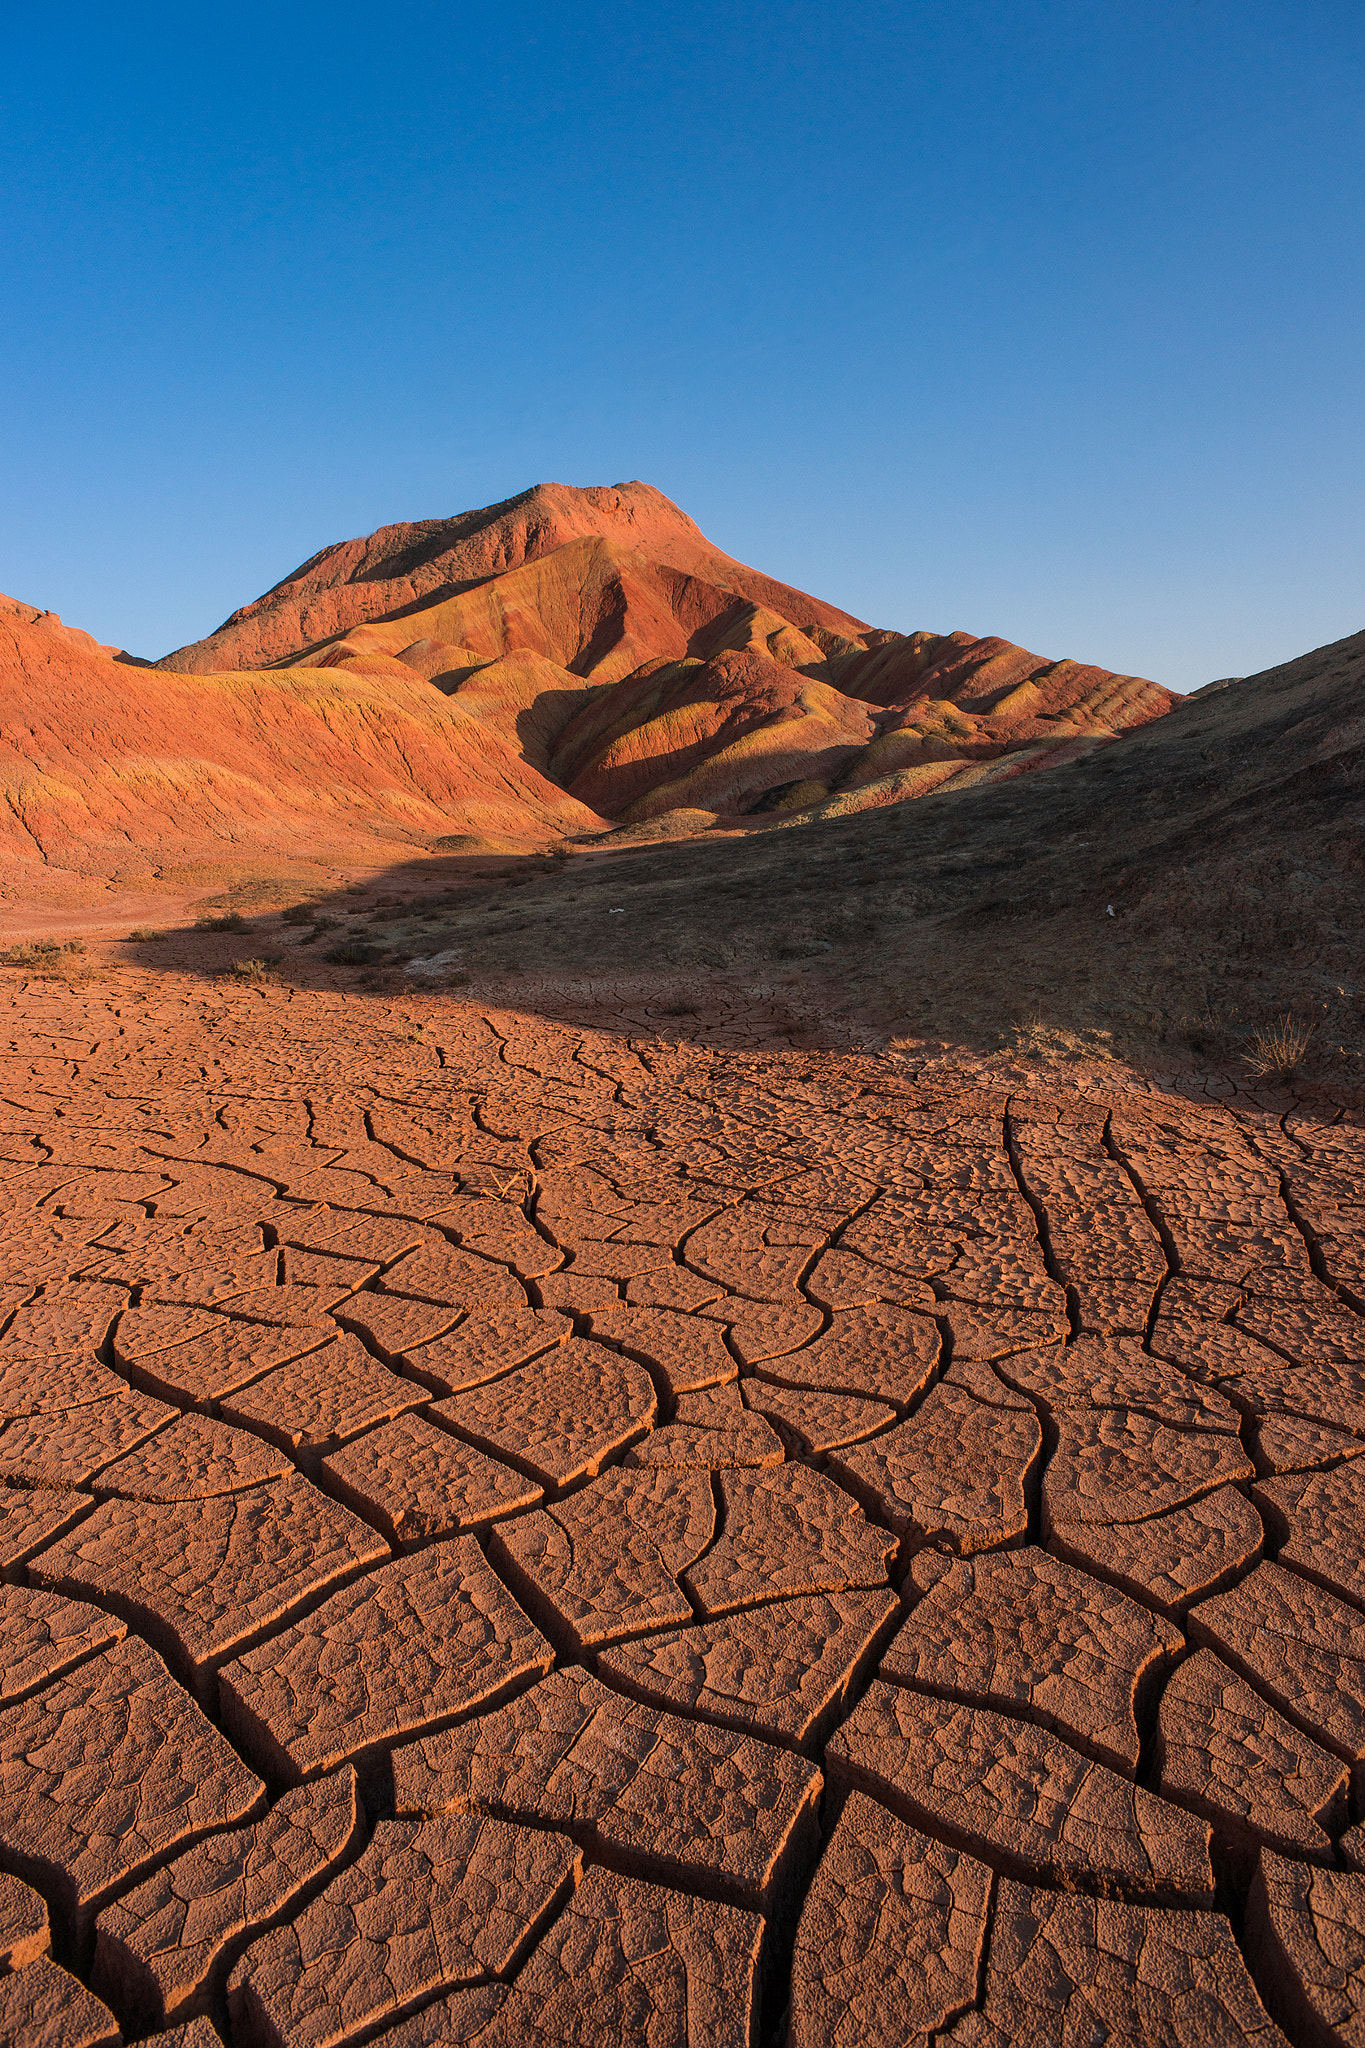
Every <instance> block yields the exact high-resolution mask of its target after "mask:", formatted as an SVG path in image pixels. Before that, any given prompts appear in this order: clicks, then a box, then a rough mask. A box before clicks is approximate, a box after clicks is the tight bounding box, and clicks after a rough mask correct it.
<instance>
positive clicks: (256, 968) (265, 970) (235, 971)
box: [223, 953, 280, 985]
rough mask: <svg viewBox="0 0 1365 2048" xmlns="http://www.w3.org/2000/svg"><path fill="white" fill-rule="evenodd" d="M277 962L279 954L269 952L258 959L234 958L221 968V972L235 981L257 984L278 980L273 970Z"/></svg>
mask: <svg viewBox="0 0 1365 2048" xmlns="http://www.w3.org/2000/svg"><path fill="white" fill-rule="evenodd" d="M279 964H280V955H279V954H278V953H269V954H266V955H264V956H263V957H262V958H261V959H259V960H234V961H233V962H232V965H231V966H230V967H225V968H224V969H223V972H224V974H227V975H231V976H232V977H233V978H234V979H235V980H237V981H247V982H251V983H253V984H254V985H259V984H260V983H261V982H266V981H278V980H279V975H278V974H277V973H276V971H275V970H276V969H277V968H278V966H279Z"/></svg>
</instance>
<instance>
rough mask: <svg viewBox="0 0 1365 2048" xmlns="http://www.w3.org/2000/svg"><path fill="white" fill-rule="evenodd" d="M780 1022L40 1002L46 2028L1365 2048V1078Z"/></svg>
mask: <svg viewBox="0 0 1365 2048" xmlns="http://www.w3.org/2000/svg"><path fill="white" fill-rule="evenodd" d="M726 1035H728V1036H729V1037H730V1038H731V1040H732V1041H733V1040H735V1039H736V1038H739V1039H742V1038H743V1037H744V1023H743V1020H742V1019H739V1018H735V1019H732V1020H731V1021H730V1025H729V1027H727V1031H726V1032H721V1033H718V1034H717V1036H718V1037H723V1036H726ZM749 1036H750V1041H751V1042H750V1044H749V1046H748V1047H747V1048H745V1047H744V1046H743V1045H742V1044H741V1045H740V1046H738V1047H736V1046H735V1045H734V1044H733V1043H732V1044H731V1045H730V1046H728V1047H727V1046H725V1045H722V1044H718V1043H716V1044H711V1045H709V1046H708V1045H706V1044H704V1043H692V1044H690V1045H688V1046H672V1045H669V1044H667V1043H665V1042H663V1040H662V1039H661V1038H660V1037H659V1035H658V1033H657V1031H655V1030H654V1029H652V1028H651V1027H650V1024H649V1020H648V1019H647V1018H643V1017H642V1018H638V1019H636V1020H635V1023H634V1024H633V1025H632V1024H631V1023H630V1021H629V1020H623V1022H622V1024H621V1028H620V1029H618V1030H616V1031H614V1032H613V1031H610V1030H606V1029H590V1028H585V1027H583V1026H574V1025H569V1024H565V1023H555V1022H549V1021H545V1020H544V1019H538V1018H534V1017H529V1016H526V1015H524V1014H517V1013H514V1012H510V1011H495V1010H488V1009H481V1008H479V1007H476V1006H475V1005H472V1004H468V1005H458V1004H455V1003H451V1002H442V1001H439V1000H436V999H431V1000H423V999H414V1000H408V1001H405V1002H394V1003H389V1002H385V1001H379V1000H358V999H355V998H347V997H345V996H342V995H336V994H330V995H329V994H326V993H314V994H303V993H295V994H293V995H290V994H288V993H287V992H286V991H284V990H282V989H267V990H265V991H263V992H259V993H253V994H251V995H249V996H248V995H233V996H229V997H226V998H224V997H223V996H222V995H210V994H206V993H205V992H204V989H203V986H202V984H195V983H193V982H191V981H188V980H186V981H184V982H178V981H176V980H175V979H174V978H171V977H167V978H164V979H162V980H161V981H159V982H156V983H152V982H148V983H147V984H145V985H142V986H135V985H134V984H132V983H131V982H128V983H125V984H120V985H119V986H117V987H111V986H110V985H108V984H105V985H102V986H100V987H97V988H92V987H87V988H84V989H81V988H76V987H73V988H66V987H63V986H58V985H55V984H51V983H48V984H33V985H30V986H27V987H14V988H13V989H12V990H11V993H10V1003H9V1010H8V1016H7V1019H6V1031H5V1040H4V1046H5V1049H4V1053H3V1070H2V1072H0V1179H3V1183H4V1195H5V1201H4V1210H3V1220H2V1221H0V1247H3V1252H2V1255H0V1312H2V1314H3V1323H0V1482H2V1483H3V1492H2V1493H0V1569H2V1570H3V1585H0V1630H2V1631H3V1643H4V1649H3V1657H0V1969H3V1974H0V2037H3V2038H4V2039H5V2040H14V2041H16V2042H20V2043H35V2044H48V2043H51V2044H53V2048H93V2044H96V2043H105V2042H110V2043H113V2042H117V2041H118V2039H119V2038H120V2034H121V2035H122V2037H123V2038H124V2039H127V2040H139V2039H143V2038H148V2037H153V2036H162V2037H164V2038H165V2039H167V2040H170V2041H174V2042H175V2043H176V2044H177V2048H214V2043H215V2041H217V2040H218V2039H219V2038H220V2037H221V2039H222V2040H224V2041H229V2042H231V2043H234V2044H238V2048H258V2044H260V2048H275V2044H283V2043H300V2044H307V2048H324V2044H336V2048H341V2044H346V2043H357V2044H358V2043H361V2042H365V2041H370V2040H375V2039H378V2040H381V2041H384V2042H386V2043H387V2044H390V2048H418V2044H431V2048H438V2044H443V2043H475V2042H477V2043H479V2044H480V2048H514V2044H522V2043H531V2044H534V2043H557V2042H582V2043H599V2044H602V2048H610V2044H614V2043H624V2042H639V2043H641V2044H648V2048H673V2044H684V2043H687V2044H695V2048H703V2044H704V2048H715V2044H732V2043H733V2044H735V2048H743V2044H753V2048H759V2044H763V2043H773V2044H777V2043H781V2042H790V2043H792V2044H793V2048H823V2044H826V2043H835V2044H840V2048H845V2044H846V2048H854V2044H857V2048H883V2044H885V2048H891V2044H896V2048H904V2044H906V2043H912V2042H924V2043H926V2044H927V2043H928V2042H929V2041H931V2040H933V2041H936V2042H952V2043H955V2044H972V2048H975V2044H983V2048H985V2044H997V2043H998V2044H1004V2043H1008V2042H1029V2043H1056V2044H1058V2048H1063V2044H1065V2048H1079V2044H1082V2043H1091V2042H1096V2043H1098V2042H1118V2041H1125V2042H1126V2041H1133V2042H1136V2041H1141V2042H1143V2043H1144V2044H1149V2043H1184V2042H1191V2043H1195V2042H1197V2043H1205V2042H1215V2043H1232V2042H1243V2041H1255V2042H1257V2043H1264V2044H1267V2048H1268V2044H1272V2043H1274V2042H1276V2041H1279V2040H1281V2039H1283V2038H1286V2037H1287V2038H1288V2039H1289V2040H1291V2041H1293V2042H1295V2043H1303V2044H1308V2043H1313V2044H1317V2043H1322V2042H1338V2041H1339V2042H1360V2041H1361V2040H1363V2039H1365V1833H1363V1832H1362V1829H1361V1827H1360V1825H1359V1823H1360V1821H1361V1817H1362V1804H1361V1802H1362V1794H1363V1793H1365V1228H1362V1225H1363V1224H1365V1173H1363V1172H1362V1167H1365V1129H1362V1124H1361V1118H1360V1115H1359V1112H1358V1111H1357V1110H1355V1109H1349V1108H1348V1109H1341V1108H1335V1107H1333V1106H1332V1105H1331V1104H1330V1103H1327V1104H1324V1103H1322V1102H1319V1103H1317V1104H1316V1105H1309V1104H1295V1103H1294V1102H1293V1101H1292V1100H1291V1099H1289V1098H1286V1099H1284V1100H1282V1101H1275V1100H1272V1099H1271V1098H1269V1097H1265V1098H1262V1099H1259V1100H1258V1099H1255V1098H1252V1097H1249V1096H1245V1095H1235V1094H1233V1095H1231V1096H1230V1097H1229V1099H1224V1100H1218V1099H1216V1097H1215V1096H1214V1095H1212V1094H1208V1093H1206V1094H1204V1095H1202V1096H1197V1097H1196V1096H1194V1095H1193V1094H1192V1093H1190V1092H1189V1091H1186V1092H1184V1093H1180V1092H1176V1091H1175V1090H1174V1089H1173V1088H1170V1089H1163V1088H1162V1087H1159V1086H1157V1085H1155V1084H1152V1083H1150V1082H1144V1081H1141V1080H1140V1079H1139V1078H1138V1077H1136V1076H1135V1075H1133V1074H1131V1073H1129V1072H1128V1071H1127V1070H1125V1069H1123V1068H1121V1067H1119V1066H1117V1065H1113V1066H1110V1067H1109V1068H1107V1069H1104V1070H1102V1071H1100V1072H1099V1074H1098V1075H1091V1076H1089V1077H1081V1079H1079V1080H1078V1081H1073V1082H1071V1083H1063V1082H1061V1081H1059V1080H1058V1079H1057V1078H1056V1076H1055V1075H1054V1076H1044V1077H1043V1078H1042V1079H1039V1078H1037V1077H1034V1078H1033V1079H1030V1078H1029V1077H1028V1076H1027V1075H1025V1074H1022V1073H1020V1072H1018V1071H1016V1072H1015V1073H1014V1075H1013V1077H1012V1078H1010V1077H1009V1076H1008V1075H1002V1073H1001V1072H1000V1070H999V1069H998V1068H993V1067H992V1065H991V1063H990V1062H989V1061H985V1060H978V1061H975V1062H973V1061H971V1060H964V1062H963V1063H962V1064H960V1065H957V1066H954V1065H953V1064H951V1063H950V1062H946V1061H944V1060H943V1059H941V1058H940V1059H936V1060H935V1061H933V1062H932V1063H931V1064H929V1065H925V1066H920V1067H917V1066H916V1064H915V1061H914V1058H913V1056H912V1055H901V1056H895V1055H892V1056H884V1055H866V1054H858V1053H855V1052H844V1053H837V1052H836V1053H830V1052H822V1053H810V1052H801V1051H797V1050H794V1049H791V1048H790V1047H784V1048H782V1049H781V1050H769V1049H765V1048H764V1047H763V1045H762V1043H761V1040H762V1036H763V1033H762V1020H761V1019H758V1020H751V1023H750V1027H749Z"/></svg>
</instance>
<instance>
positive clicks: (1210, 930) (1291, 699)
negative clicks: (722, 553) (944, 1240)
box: [393, 633, 1365, 1085]
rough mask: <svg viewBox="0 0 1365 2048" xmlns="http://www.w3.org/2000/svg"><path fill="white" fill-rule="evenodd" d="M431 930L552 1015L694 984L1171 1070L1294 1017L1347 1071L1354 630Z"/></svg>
mask: <svg viewBox="0 0 1365 2048" xmlns="http://www.w3.org/2000/svg"><path fill="white" fill-rule="evenodd" d="M395 879H397V877H395ZM489 886H490V887H494V885H489ZM609 909H610V910H619V911H620V912H621V913H622V914H620V915H615V916H609V915H607V914H606V913H607V911H608V910H609ZM1111 911H1112V915H1111ZM393 943H394V945H395V946H396V947H397V948H398V949H399V956H400V957H401V952H402V948H403V946H404V944H405V943H406V939H405V934H404V933H402V932H401V931H395V933H394V936H393ZM437 945H441V946H445V947H451V948H454V949H455V950H456V951H457V953H458V956H459V958H460V959H461V960H462V961H463V962H464V963H465V964H466V965H467V967H468V968H469V969H470V970H471V971H473V972H474V973H475V975H476V976H477V975H478V974H480V973H481V972H484V971H490V972H491V971H497V970H500V969H504V968H506V967H507V966H508V965H509V964H511V963H513V962H515V963H516V964H518V965H519V966H520V967H521V968H522V969H523V970H524V971H525V973H526V974H533V975H534V976H536V977H538V981H534V982H533V981H530V980H527V979H525V978H523V980H522V981H520V982H519V983H518V984H517V985H516V986H517V989H518V994H517V998H516V999H517V1000H518V1001H519V1002H522V1003H526V1002H533V1001H535V1000H536V999H537V998H536V997H535V994H534V990H535V988H536V986H539V987H541V988H543V989H544V991H545V994H544V996H543V997H542V998H540V1000H542V1001H543V1003H544V1005H545V1007H547V1008H548V1009H550V1010H552V1011H553V1010H555V1008H556V1006H560V1007H561V1008H562V1005H563V1001H564V999H565V992H567V991H571V990H573V989H575V988H582V987H583V986H584V982H583V977H585V976H588V977H591V986H592V987H593V988H594V989H595V990H596V989H601V990H607V991H615V992H616V993H615V995H614V996H613V997H612V998H611V999H612V1000H614V1001H616V1002H618V1003H621V1004H624V1005H626V1006H627V1007H628V1008H629V1006H630V1005H632V1004H638V1003H639V1002H641V1001H643V1000H644V997H643V995H635V994H632V991H644V990H649V989H653V990H655V991H659V992H662V991H666V990H669V989H673V990H677V991H679V992H681V1001H680V1003H678V1004H676V1005H674V1006H673V1007H672V1008H670V1009H669V1010H667V1011H658V1010H656V1011H655V1012H654V1014H655V1015H656V1016H662V1017H665V1018H667V1020H668V1021H666V1022H665V1025H664V1028H665V1029H666V1030H667V1031H671V1032H673V1033H675V1034H676V1033H680V1032H681V1033H685V1032H686V1029H687V1025H686V1012H687V1008H688V1005H689V1003H691V1002H693V1001H695V1002H696V1003H698V1004H704V1003H705V1001H706V1000H707V998H706V995H705V990H706V987H707V985H708V981H709V980H710V978H711V977H722V978H723V979H724V982H725V984H726V985H727V986H728V987H730V988H731V990H737V989H742V988H748V987H756V986H763V985H772V982H773V978H774V977H775V978H776V981H777V984H778V985H779V986H780V985H781V983H782V982H783V980H784V979H787V980H790V981H791V983H792V984H793V985H796V984H798V983H799V984H802V985H804V987H805V988H806V989H807V990H808V991H810V992H813V993H816V994H818V995H819V996H820V999H821V1001H822V1002H823V1003H825V1004H826V1005H828V1006H829V1009H830V1011H831V1013H832V1014H838V1013H847V1014H848V1015H850V1016H853V1017H861V1018H864V1019H866V1020H868V1021H870V1022H872V1023H874V1024H876V1025H879V1026H880V1027H881V1028H882V1029H884V1030H886V1031H889V1032H897V1031H899V1032H905V1033H909V1034H911V1035H912V1036H924V1035H928V1036H933V1035H942V1036H944V1037H951V1038H955V1039H958V1040H963V1039H965V1040H968V1041H971V1040H973V1039H975V1040H977V1041H978V1042H981V1043H984V1044H987V1045H990V1044H995V1043H998V1042H999V1041H1000V1039H1001V1038H1002V1037H1003V1038H1006V1039H1008V1038H1009V1036H1010V1035H1011V1034H1012V1033H1015V1032H1018V1033H1022V1034H1023V1035H1024V1036H1025V1037H1029V1036H1030V1035H1033V1036H1034V1037H1036V1038H1037V1042H1038V1043H1039V1044H1040V1045H1042V1046H1044V1047H1046V1046H1047V1045H1049V1044H1055V1045H1056V1046H1058V1047H1062V1048H1065V1046H1066V1045H1067V1044H1068V1043H1070V1044H1071V1045H1072V1047H1073V1049H1078V1048H1080V1047H1084V1048H1086V1049H1088V1050H1090V1051H1092V1052H1099V1053H1104V1052H1105V1051H1106V1049H1113V1050H1116V1051H1117V1050H1122V1051H1127V1052H1130V1053H1138V1054H1142V1055H1145V1056H1150V1057H1156V1058H1166V1059H1171V1060H1174V1061H1175V1062H1177V1063H1179V1062H1181V1061H1183V1062H1185V1063H1188V1061H1189V1060H1190V1058H1191V1057H1204V1056H1207V1057H1208V1058H1209V1059H1210V1060H1214V1061H1217V1060H1223V1061H1227V1060H1235V1058H1236V1056H1237V1055H1238V1054H1239V1052H1240V1051H1241V1050H1243V1049H1244V1048H1245V1046H1246V1045H1247V1043H1248V1040H1249V1037H1250V1035H1251V1034H1252V1033H1253V1032H1254V1031H1255V1030H1256V1029H1258V1028H1261V1027H1263V1026H1265V1025H1267V1024H1269V1023H1272V1022H1274V1021H1275V1020H1277V1019H1278V1018H1279V1017H1281V1016H1283V1015H1284V1014H1286V1013H1292V1015H1293V1016H1294V1017H1295V1018H1296V1020H1298V1021H1299V1022H1300V1023H1301V1024H1303V1025H1311V1026H1312V1027H1313V1031H1314V1037H1313V1041H1312V1048H1311V1061H1312V1063H1313V1064H1315V1065H1316V1066H1317V1067H1318V1068H1319V1069H1320V1070H1322V1071H1326V1072H1328V1073H1331V1074H1333V1075H1335V1076H1336V1078H1338V1079H1345V1080H1348V1081H1350V1082H1352V1083H1354V1084H1355V1085H1361V1084H1365V633H1361V634H1357V635H1355V636H1354V637H1353V638H1351V639H1347V640H1343V641H1339V642H1337V643H1335V644H1334V645H1332V646H1329V647H1324V648H1319V649H1317V650H1316V651H1315V652H1314V653H1312V654H1308V655H1305V656H1303V657H1302V658H1301V659H1299V660H1297V661H1294V662H1289V663H1287V664H1285V665H1284V666H1283V667H1281V668H1278V669H1272V670H1269V671H1267V672H1266V673H1265V674H1263V675H1259V676H1253V677H1249V678H1247V679H1246V680H1244V681H1241V682H1237V683H1233V684H1218V685H1213V686H1211V687H1210V688H1209V689H1208V690H1206V691H1201V692H1199V693H1198V694H1197V695H1196V696H1194V697H1192V698H1189V699H1187V700H1185V701H1184V702H1183V703H1181V704H1180V705H1178V706H1177V708H1176V709H1175V710H1174V711H1173V712H1172V713H1171V714H1170V716H1168V717H1165V718H1162V719H1160V720H1158V721H1156V722H1154V723H1152V724H1149V725H1147V726H1145V727H1144V728H1143V729H1142V730H1141V731H1139V732H1135V733H1129V734H1126V735H1124V736H1123V737H1121V738H1120V739H1118V740H1117V741H1116V742H1115V743H1114V744H1113V745H1111V746H1107V747H1105V748H1103V749H1102V750H1100V751H1098V752H1095V753H1092V754H1090V755H1089V756H1088V757H1086V758H1083V759H1078V760H1076V761H1075V762H1074V763H1073V764H1072V765H1071V766H1069V767H1067V768H1065V769H1063V770H1061V771H1060V772H1058V773H1056V774H1054V775H1048V776H1026V777H1019V778H1015V779H1013V780H1010V781H1006V782H1002V783H998V784H996V785H994V786H990V787H976V788H974V789H971V790H970V791H968V790H964V792H963V794H962V796H961V797H960V798H955V796H954V793H953V789H952V787H951V786H950V787H949V789H947V790H945V791H944V792H943V793H942V794H941V795H940V796H939V797H938V798H937V799H936V800H935V801H934V802H932V803H916V804H903V805H899V806H897V807H896V808H894V809H889V810H887V809H883V810H879V811H877V812H874V813H872V814H870V815H865V816H858V817H850V818H848V819H832V820H830V821H829V822H828V823H826V824H823V825H822V826H821V828H820V829H819V830H815V829H812V823H811V821H810V820H808V819H806V818H800V819H798V818H782V817H774V818H773V819H771V820H770V821H769V823H768V829H767V830H765V831H761V832H750V833H749V834H748V835H746V836H741V837H735V836H733V835H727V836H725V837H723V838H711V839H700V840H694V841H692V842H690V843H687V844H683V845H670V846H668V847H666V848H643V847H642V848H638V849H625V848H623V849H622V850H621V851H619V852H617V853H615V854H614V855H613V856H612V857H611V858H610V859H608V860H598V861H594V862H574V863H572V864H571V865H570V866H569V869H568V871H567V872H560V873H555V874H544V875H538V876H536V877H535V879H534V880H533V881H532V883H531V884H530V885H529V886H527V887H525V888H523V889H522V890H520V891H519V892H518V895H517V898H516V913H515V918H514V920H513V921H512V922H510V923H508V922H506V921H502V920H501V919H500V920H499V921H498V923H496V924H490V922H489V912H488V906H487V905H486V904H485V903H484V901H483V900H482V899H481V898H480V897H478V896H475V897H474V898H471V899H470V900H469V905H468V909H467V911H466V912H465V913H464V914H463V915H462V916H460V917H456V918H454V919H452V920H451V921H449V923H448V925H447V927H446V928H445V929H444V931H443V932H442V933H440V934H436V935H430V936H428V938H427V941H426V945H425V947H424V950H428V951H430V950H434V949H435V948H436V946H437ZM655 1000H656V1001H666V1000H667V998H666V997H665V996H664V995H663V994H661V993H660V994H658V995H656V997H655ZM679 1018H680V1020H681V1021H677V1020H678V1019H679Z"/></svg>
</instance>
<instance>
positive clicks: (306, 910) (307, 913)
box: [280, 903, 319, 924]
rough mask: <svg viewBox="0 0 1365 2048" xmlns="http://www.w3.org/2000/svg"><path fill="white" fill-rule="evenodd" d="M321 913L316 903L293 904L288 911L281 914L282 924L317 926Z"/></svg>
mask: <svg viewBox="0 0 1365 2048" xmlns="http://www.w3.org/2000/svg"><path fill="white" fill-rule="evenodd" d="M318 922H319V911H318V907H317V905H316V903H291V904H290V906H289V908H288V909H287V910H282V911H281V912H280V923H281V924H317V923H318Z"/></svg>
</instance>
